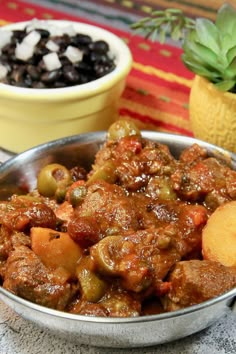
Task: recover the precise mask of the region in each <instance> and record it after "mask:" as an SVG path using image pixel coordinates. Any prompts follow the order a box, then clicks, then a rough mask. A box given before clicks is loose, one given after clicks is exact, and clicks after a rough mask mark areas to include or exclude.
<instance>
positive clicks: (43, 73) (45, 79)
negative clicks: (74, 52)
mask: <svg viewBox="0 0 236 354" xmlns="http://www.w3.org/2000/svg"><path fill="white" fill-rule="evenodd" d="M35 31H38V32H39V33H40V36H41V39H40V41H39V43H38V44H37V45H36V46H35V48H34V54H33V56H32V57H31V58H29V59H28V60H27V61H26V62H25V61H23V60H20V59H18V58H16V56H15V50H16V46H17V44H18V43H21V42H22V40H23V39H24V38H25V36H27V35H28V33H27V31H26V29H23V30H16V31H13V35H12V38H11V41H10V43H9V44H7V45H6V46H5V47H4V48H2V51H1V54H0V63H2V64H3V65H7V66H8V74H7V76H6V77H5V78H4V79H3V80H2V82H4V83H6V84H10V85H15V86H20V87H32V88H55V87H57V88H60V87H66V86H73V85H78V84H84V83H87V82H90V81H93V80H96V79H97V78H99V77H101V76H103V75H106V74H107V73H108V72H110V71H111V70H113V69H114V68H115V64H114V61H113V60H112V59H111V58H109V56H108V55H107V53H108V51H109V46H108V44H107V43H106V42H105V41H104V40H98V41H94V42H93V41H92V38H91V37H90V36H89V35H86V34H82V33H77V34H76V35H74V36H69V35H67V34H64V35H62V36H51V35H50V33H49V31H47V30H46V29H40V28H38V29H37V28H36V29H35ZM49 39H50V40H52V41H54V42H55V43H56V44H58V46H59V51H58V52H57V54H58V56H59V59H60V61H61V64H62V69H59V70H53V71H51V72H48V71H47V69H46V67H45V63H44V61H43V56H44V55H46V54H48V53H50V52H51V51H50V50H49V49H48V48H47V47H46V43H47V42H48V40H49ZM70 45H71V46H74V47H76V48H78V49H80V50H82V51H83V58H82V60H81V61H79V62H76V63H72V62H71V61H70V60H69V58H67V57H66V56H65V54H64V52H65V51H66V49H67V47H68V46H70Z"/></svg>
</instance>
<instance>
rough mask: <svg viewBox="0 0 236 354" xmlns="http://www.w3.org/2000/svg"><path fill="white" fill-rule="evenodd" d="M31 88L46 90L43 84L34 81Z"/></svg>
mask: <svg viewBox="0 0 236 354" xmlns="http://www.w3.org/2000/svg"><path fill="white" fill-rule="evenodd" d="M32 87H33V88H38V89H44V88H46V85H45V84H43V83H42V82H41V81H36V82H33V84H32Z"/></svg>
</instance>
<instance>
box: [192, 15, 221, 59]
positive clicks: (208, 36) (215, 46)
mask: <svg viewBox="0 0 236 354" xmlns="http://www.w3.org/2000/svg"><path fill="white" fill-rule="evenodd" d="M196 33H197V37H198V41H199V42H200V43H201V44H202V45H204V46H206V47H209V48H210V49H211V50H212V51H213V52H214V53H216V54H219V52H220V48H219V42H220V39H219V32H218V29H217V28H216V26H215V25H214V23H213V22H211V21H210V20H207V19H205V18H198V19H197V20H196Z"/></svg>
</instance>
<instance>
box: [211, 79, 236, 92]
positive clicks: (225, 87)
mask: <svg viewBox="0 0 236 354" xmlns="http://www.w3.org/2000/svg"><path fill="white" fill-rule="evenodd" d="M214 85H215V86H216V87H217V88H218V89H219V90H220V91H224V92H227V91H230V90H231V89H232V88H233V87H234V85H235V81H234V80H225V81H221V82H218V83H216V84H214Z"/></svg>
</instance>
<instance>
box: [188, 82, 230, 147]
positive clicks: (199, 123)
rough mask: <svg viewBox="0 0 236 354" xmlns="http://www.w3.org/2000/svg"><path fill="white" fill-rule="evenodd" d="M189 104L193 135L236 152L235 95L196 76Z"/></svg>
mask: <svg viewBox="0 0 236 354" xmlns="http://www.w3.org/2000/svg"><path fill="white" fill-rule="evenodd" d="M189 103H190V107H189V111H190V121H191V125H192V130H193V133H194V136H195V137H196V138H198V139H201V140H205V141H207V142H209V143H212V144H215V145H218V146H221V147H223V148H225V149H227V150H230V151H232V152H236V94H233V93H229V92H221V91H219V90H218V89H217V88H216V87H215V86H214V85H213V84H212V83H210V82H209V81H207V80H206V79H204V78H202V77H200V76H196V77H195V78H194V81H193V86H192V88H191V93H190V102H189Z"/></svg>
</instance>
